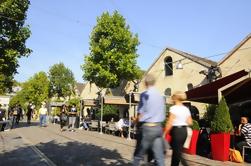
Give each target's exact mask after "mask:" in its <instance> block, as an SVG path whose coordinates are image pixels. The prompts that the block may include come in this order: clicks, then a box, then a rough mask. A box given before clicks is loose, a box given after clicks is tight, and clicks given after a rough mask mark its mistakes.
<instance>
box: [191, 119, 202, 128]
mask: <svg viewBox="0 0 251 166" xmlns="http://www.w3.org/2000/svg"><path fill="white" fill-rule="evenodd" d="M192 129H193V130H200V126H199V123H198V122H197V121H196V120H193V125H192Z"/></svg>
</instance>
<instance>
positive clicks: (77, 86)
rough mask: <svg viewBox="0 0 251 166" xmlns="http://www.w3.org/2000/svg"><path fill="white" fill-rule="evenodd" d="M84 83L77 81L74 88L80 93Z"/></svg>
mask: <svg viewBox="0 0 251 166" xmlns="http://www.w3.org/2000/svg"><path fill="white" fill-rule="evenodd" d="M85 85H86V84H83V83H79V82H77V83H76V89H77V90H78V92H79V93H80V94H81V93H82V91H83V89H84V87H85Z"/></svg>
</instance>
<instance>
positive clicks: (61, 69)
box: [49, 63, 76, 98]
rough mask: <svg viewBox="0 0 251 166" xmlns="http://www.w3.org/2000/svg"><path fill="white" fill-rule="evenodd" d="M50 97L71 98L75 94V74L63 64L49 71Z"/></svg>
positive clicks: (56, 65) (54, 66)
mask: <svg viewBox="0 0 251 166" xmlns="http://www.w3.org/2000/svg"><path fill="white" fill-rule="evenodd" d="M49 79H50V97H53V96H57V97H58V98H60V97H64V98H65V97H69V96H71V94H73V93H74V87H75V83H76V82H75V79H74V75H73V72H72V71H71V70H70V69H68V68H66V67H65V65H64V64H63V63H59V64H55V65H53V66H52V67H51V68H50V70H49Z"/></svg>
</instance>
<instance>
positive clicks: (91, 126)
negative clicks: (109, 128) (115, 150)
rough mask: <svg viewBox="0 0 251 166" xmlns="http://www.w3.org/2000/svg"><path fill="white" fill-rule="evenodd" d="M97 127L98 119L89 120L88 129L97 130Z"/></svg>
mask: <svg viewBox="0 0 251 166" xmlns="http://www.w3.org/2000/svg"><path fill="white" fill-rule="evenodd" d="M98 127H99V124H98V121H96V120H92V121H91V124H90V130H93V129H95V130H97V131H98Z"/></svg>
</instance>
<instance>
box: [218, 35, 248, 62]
mask: <svg viewBox="0 0 251 166" xmlns="http://www.w3.org/2000/svg"><path fill="white" fill-rule="evenodd" d="M250 38H251V33H250V34H248V35H247V37H245V38H244V39H243V40H242V41H241V42H240V43H239V44H237V45H236V46H235V47H234V48H233V49H232V50H231V51H230V52H229V53H228V54H227V55H226V56H225V57H223V59H222V60H220V62H219V63H218V64H219V65H221V64H222V63H223V62H225V61H226V60H227V59H228V58H229V57H230V56H232V55H233V54H234V53H235V52H236V51H237V50H238V49H239V48H240V47H241V46H242V45H243V44H245V43H246V42H247V41H248V40H249V39H250Z"/></svg>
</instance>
